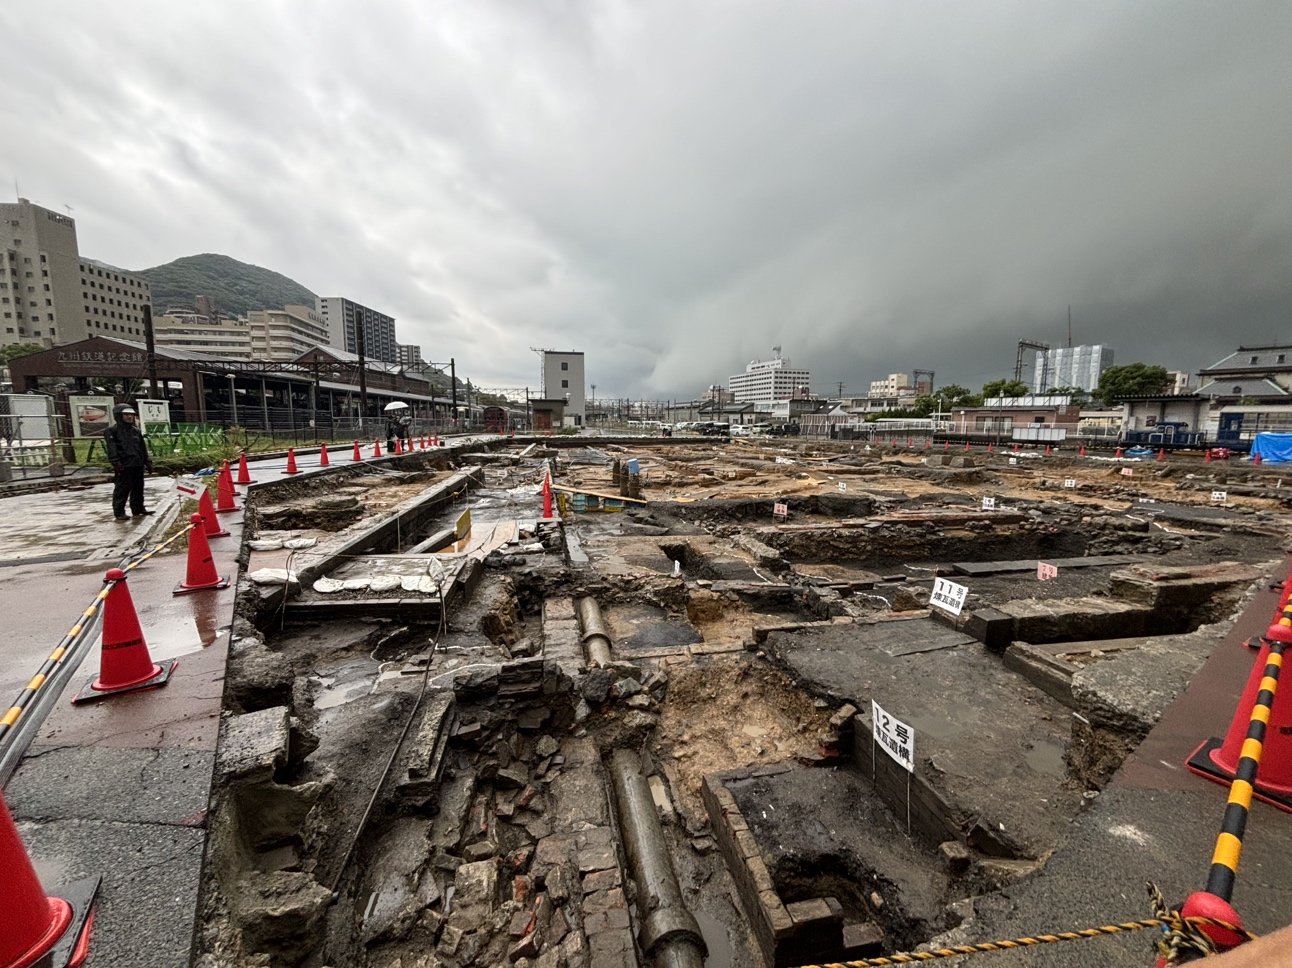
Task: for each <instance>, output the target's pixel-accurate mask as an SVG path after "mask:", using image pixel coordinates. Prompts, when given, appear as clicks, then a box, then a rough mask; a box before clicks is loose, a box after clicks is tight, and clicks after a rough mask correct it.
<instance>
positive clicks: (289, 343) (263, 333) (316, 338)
mask: <svg viewBox="0 0 1292 968" xmlns="http://www.w3.org/2000/svg"><path fill="white" fill-rule="evenodd" d="M247 322H248V324H249V327H250V330H251V355H252V357H253V358H254V359H258V360H294V359H296V357H298V356H300V355H301V354H302V353H304V352H306V351H308V350H311V349H313V348H314V347H316V346H327V345H329V344H328V323H327V320H326V319H324V318H323V314H322V313H318V312H315V310H314V309H313V308H312V307H310V306H284V307H283V308H282V309H255V310H252V311H251V312H249V313H247Z"/></svg>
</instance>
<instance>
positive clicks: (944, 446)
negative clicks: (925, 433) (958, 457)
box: [942, 440, 951, 450]
mask: <svg viewBox="0 0 1292 968" xmlns="http://www.w3.org/2000/svg"><path fill="white" fill-rule="evenodd" d="M942 449H943V450H950V449H951V441H949V440H945V441H943V442H942Z"/></svg>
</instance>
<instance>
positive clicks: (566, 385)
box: [561, 380, 570, 390]
mask: <svg viewBox="0 0 1292 968" xmlns="http://www.w3.org/2000/svg"><path fill="white" fill-rule="evenodd" d="M569 388H570V381H569V380H562V381H561V389H562V390H568V389H569Z"/></svg>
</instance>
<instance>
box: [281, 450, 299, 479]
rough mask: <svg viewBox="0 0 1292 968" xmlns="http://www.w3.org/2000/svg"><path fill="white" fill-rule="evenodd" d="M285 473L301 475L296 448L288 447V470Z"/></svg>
mask: <svg viewBox="0 0 1292 968" xmlns="http://www.w3.org/2000/svg"><path fill="white" fill-rule="evenodd" d="M283 473H284V474H299V473H300V468H298V467H297V466H296V448H295V447H288V448H287V470H285V471H283Z"/></svg>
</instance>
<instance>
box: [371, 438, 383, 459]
mask: <svg viewBox="0 0 1292 968" xmlns="http://www.w3.org/2000/svg"><path fill="white" fill-rule="evenodd" d="M372 456H373V457H380V456H381V441H380V440H374V441H373V442H372Z"/></svg>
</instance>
